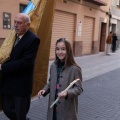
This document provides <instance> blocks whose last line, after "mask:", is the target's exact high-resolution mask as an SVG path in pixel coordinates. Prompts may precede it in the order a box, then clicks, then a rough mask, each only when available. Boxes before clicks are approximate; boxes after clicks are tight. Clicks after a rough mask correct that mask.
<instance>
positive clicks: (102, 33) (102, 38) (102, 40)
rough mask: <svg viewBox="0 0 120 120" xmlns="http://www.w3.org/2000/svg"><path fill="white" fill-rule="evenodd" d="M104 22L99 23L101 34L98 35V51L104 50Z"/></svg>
mask: <svg viewBox="0 0 120 120" xmlns="http://www.w3.org/2000/svg"><path fill="white" fill-rule="evenodd" d="M106 27H107V24H106V23H103V22H102V23H101V35H100V44H99V52H104V51H105V41H106Z"/></svg>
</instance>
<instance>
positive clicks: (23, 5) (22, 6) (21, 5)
mask: <svg viewBox="0 0 120 120" xmlns="http://www.w3.org/2000/svg"><path fill="white" fill-rule="evenodd" d="M26 6H27V5H25V4H20V13H22V12H23V10H24V9H25V8H26Z"/></svg>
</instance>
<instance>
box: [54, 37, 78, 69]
mask: <svg viewBox="0 0 120 120" xmlns="http://www.w3.org/2000/svg"><path fill="white" fill-rule="evenodd" d="M60 42H63V43H64V44H65V46H66V57H65V66H71V65H75V66H78V67H79V68H80V66H79V65H78V64H77V63H76V62H75V60H74V57H73V52H72V48H71V44H70V42H69V41H67V40H66V38H60V39H58V40H57V41H56V46H57V44H58V43H60ZM55 59H56V60H58V59H59V58H58V57H57V55H56V50H55Z"/></svg>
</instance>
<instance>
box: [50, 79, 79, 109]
mask: <svg viewBox="0 0 120 120" xmlns="http://www.w3.org/2000/svg"><path fill="white" fill-rule="evenodd" d="M78 80H80V79H76V80H74V81H73V82H71V83H70V85H69V86H68V87H67V88H66V89H65V90H64V91H62V93H64V92H67V91H68V89H70V87H72V85H74V84H75V83H76V82H77V81H78ZM58 101H59V97H57V99H56V100H55V101H54V102H53V103H52V105H51V106H50V108H52V107H53V106H54V105H55V104H56V103H57V102H58Z"/></svg>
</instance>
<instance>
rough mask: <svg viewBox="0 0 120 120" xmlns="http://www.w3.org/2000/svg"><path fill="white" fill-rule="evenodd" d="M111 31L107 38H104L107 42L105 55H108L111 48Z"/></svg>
mask: <svg viewBox="0 0 120 120" xmlns="http://www.w3.org/2000/svg"><path fill="white" fill-rule="evenodd" d="M112 34H113V33H112V32H110V33H109V35H108V37H107V40H106V43H107V46H106V55H110V54H109V53H110V50H111V44H112Z"/></svg>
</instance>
